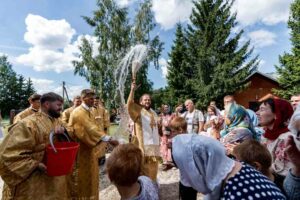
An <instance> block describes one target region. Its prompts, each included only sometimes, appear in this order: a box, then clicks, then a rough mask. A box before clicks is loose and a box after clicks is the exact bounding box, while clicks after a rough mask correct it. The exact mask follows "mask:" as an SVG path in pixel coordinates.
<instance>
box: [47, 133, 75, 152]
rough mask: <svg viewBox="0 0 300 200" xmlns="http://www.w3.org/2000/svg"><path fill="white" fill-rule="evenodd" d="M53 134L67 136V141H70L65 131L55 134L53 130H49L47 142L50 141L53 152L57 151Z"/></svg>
mask: <svg viewBox="0 0 300 200" xmlns="http://www.w3.org/2000/svg"><path fill="white" fill-rule="evenodd" d="M55 135H64V136H65V137H66V138H67V140H68V142H70V138H69V137H68V135H67V134H66V133H63V134H55V133H54V131H51V132H50V135H49V142H50V145H51V147H52V148H53V150H54V152H55V153H57V150H56V149H55V147H54V144H53V137H54V136H55Z"/></svg>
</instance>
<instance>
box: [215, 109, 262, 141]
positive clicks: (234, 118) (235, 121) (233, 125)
mask: <svg viewBox="0 0 300 200" xmlns="http://www.w3.org/2000/svg"><path fill="white" fill-rule="evenodd" d="M225 123H226V126H225V129H224V130H222V131H221V142H222V143H223V144H225V145H227V144H233V143H241V142H243V141H244V140H247V139H258V138H257V133H256V132H255V129H254V128H253V124H252V122H251V120H250V117H249V114H248V112H247V110H246V109H245V108H244V107H243V106H241V105H238V104H236V103H231V104H228V105H227V106H226V107H225Z"/></svg>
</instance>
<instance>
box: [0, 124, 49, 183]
mask: <svg viewBox="0 0 300 200" xmlns="http://www.w3.org/2000/svg"><path fill="white" fill-rule="evenodd" d="M9 133H10V134H8V135H7V136H6V137H5V139H4V140H3V142H2V144H1V145H0V155H1V156H0V175H1V177H2V179H3V180H4V181H5V183H6V184H8V185H9V186H16V185H17V184H19V183H21V182H22V181H24V180H25V179H26V178H27V177H28V176H30V174H31V173H32V172H33V171H34V170H35V169H36V168H37V166H38V164H39V163H40V161H39V160H35V159H34V156H33V154H34V153H38V152H41V154H43V153H42V151H43V150H44V148H45V145H37V144H36V141H35V136H34V134H33V133H32V132H31V131H30V129H29V128H28V127H27V126H26V124H25V123H24V122H21V123H18V124H16V125H15V126H14V127H12V129H11V130H10V131H9ZM38 157H40V156H38Z"/></svg>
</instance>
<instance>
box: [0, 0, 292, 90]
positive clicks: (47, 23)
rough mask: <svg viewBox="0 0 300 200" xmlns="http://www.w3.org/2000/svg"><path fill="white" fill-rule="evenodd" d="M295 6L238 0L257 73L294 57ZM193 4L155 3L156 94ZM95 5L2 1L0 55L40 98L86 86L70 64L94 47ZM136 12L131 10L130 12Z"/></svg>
mask: <svg viewBox="0 0 300 200" xmlns="http://www.w3.org/2000/svg"><path fill="white" fill-rule="evenodd" d="M116 1H117V3H118V4H119V5H120V6H128V7H129V8H133V7H135V6H136V5H137V3H139V2H140V1H139V0H116ZM291 2H292V0H251V1H249V0H236V2H235V4H234V6H233V11H235V10H236V11H237V12H238V15H237V20H238V22H239V25H238V27H237V28H236V30H239V29H241V28H243V29H244V30H245V34H244V36H243V38H242V41H247V40H248V39H251V42H252V45H253V47H254V48H255V51H254V54H259V55H260V59H261V64H260V67H259V70H260V71H262V72H265V73H268V72H274V71H275V68H274V65H277V64H278V55H280V54H282V53H283V52H285V51H286V52H289V51H290V48H291V46H290V41H289V30H288V29H287V24H286V22H287V20H288V15H289V5H290V3H291ZM192 6H193V4H192V1H191V0H153V12H154V16H155V21H156V22H157V24H158V27H157V29H156V30H155V31H156V33H155V34H159V35H160V38H161V40H162V41H163V42H164V43H165V46H164V48H165V50H164V52H163V54H162V57H161V59H160V64H161V69H160V70H155V69H154V68H150V69H149V78H150V79H151V80H152V81H153V83H154V88H159V87H164V86H166V79H165V78H164V77H165V75H166V73H167V65H166V61H167V60H168V52H169V51H170V48H171V45H172V41H173V39H174V32H175V30H174V27H175V24H176V23H177V22H183V23H188V16H189V15H190V12H191V9H192ZM95 9H96V0H26V1H24V0H13V1H12V0H1V7H0V54H6V55H7V56H8V58H9V60H10V62H12V63H13V68H14V70H15V71H16V72H17V73H18V74H22V75H24V76H25V77H26V78H28V77H31V78H32V79H33V81H34V85H35V87H36V89H37V90H38V92H40V93H43V92H46V91H49V90H52V91H55V92H58V93H61V83H62V81H66V83H67V89H68V91H69V92H70V95H71V96H73V95H76V94H78V93H79V92H80V90H81V89H83V88H86V87H88V83H87V82H86V81H85V80H84V79H83V78H81V77H79V76H74V75H73V69H72V64H71V63H70V61H71V60H72V59H73V58H74V55H75V54H76V53H78V49H77V46H78V41H80V40H79V39H80V37H82V36H85V37H87V38H90V40H91V41H94V38H93V37H92V36H91V35H92V32H93V30H92V29H91V27H89V26H88V25H87V24H86V23H85V22H84V20H83V19H82V18H81V16H91V15H92V11H93V10H95ZM131 10H133V9H131Z"/></svg>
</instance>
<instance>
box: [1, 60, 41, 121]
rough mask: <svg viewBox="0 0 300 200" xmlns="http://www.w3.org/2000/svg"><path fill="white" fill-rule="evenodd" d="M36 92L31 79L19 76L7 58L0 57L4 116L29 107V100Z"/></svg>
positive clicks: (2, 110) (2, 111)
mask: <svg viewBox="0 0 300 200" xmlns="http://www.w3.org/2000/svg"><path fill="white" fill-rule="evenodd" d="M34 92H35V89H34V87H33V85H32V81H31V80H30V79H28V80H26V79H25V78H24V77H23V76H21V75H17V74H16V72H15V71H14V70H13V69H12V65H11V64H10V63H9V62H8V60H7V56H4V55H3V56H0V110H1V114H2V115H4V116H7V115H9V112H10V110H11V109H23V108H26V107H27V106H28V100H27V99H28V98H29V97H30V96H31V95H32V94H33V93H34Z"/></svg>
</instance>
